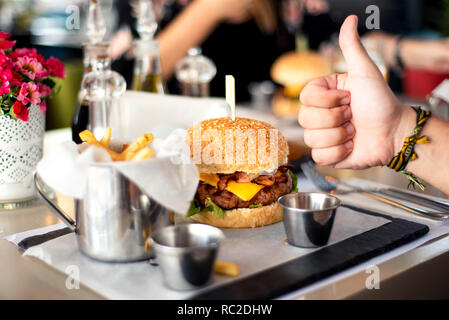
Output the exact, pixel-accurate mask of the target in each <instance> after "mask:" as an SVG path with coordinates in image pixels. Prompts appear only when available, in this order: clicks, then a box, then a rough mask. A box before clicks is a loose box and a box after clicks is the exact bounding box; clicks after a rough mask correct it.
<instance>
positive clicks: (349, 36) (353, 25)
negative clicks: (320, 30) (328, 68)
mask: <svg viewBox="0 0 449 320" xmlns="http://www.w3.org/2000/svg"><path fill="white" fill-rule="evenodd" d="M357 23H358V18H357V16H356V15H350V16H348V17H347V18H346V19H345V21H344V22H343V25H342V26H341V29H340V37H339V43H340V48H341V51H342V53H343V56H344V58H345V61H346V65H347V68H348V71H349V72H350V73H352V74H357V75H361V76H370V77H376V76H379V77H382V74H381V73H380V71H379V69H378V68H377V66H376V65H375V64H374V62H373V61H372V60H371V58H370V57H369V56H368V53H367V52H366V50H365V48H364V47H363V45H362V43H361V41H360V38H359V34H358V32H357Z"/></svg>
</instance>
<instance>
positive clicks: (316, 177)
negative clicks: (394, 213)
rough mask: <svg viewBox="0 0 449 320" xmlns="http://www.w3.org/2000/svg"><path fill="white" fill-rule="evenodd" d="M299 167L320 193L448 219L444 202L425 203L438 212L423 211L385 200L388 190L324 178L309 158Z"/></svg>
mask: <svg viewBox="0 0 449 320" xmlns="http://www.w3.org/2000/svg"><path fill="white" fill-rule="evenodd" d="M299 166H300V167H301V169H302V171H303V172H304V174H305V176H306V177H307V178H308V179H309V180H311V181H312V183H313V184H314V185H315V186H316V187H317V188H318V189H320V190H321V191H325V192H329V193H332V194H345V193H360V194H362V195H364V196H367V197H370V198H372V199H375V200H378V201H381V202H383V203H386V204H389V205H391V206H393V207H396V208H400V209H403V210H405V211H407V212H410V213H413V214H415V215H418V216H421V217H425V218H430V219H434V220H442V219H447V218H449V213H448V209H447V208H446V207H443V206H444V202H437V203H436V204H435V203H433V202H431V201H427V202H426V204H427V205H428V206H432V207H433V208H434V209H435V208H436V207H437V210H439V211H428V210H423V209H421V208H418V207H416V206H413V205H411V204H406V203H402V202H399V201H397V200H393V199H391V198H387V197H385V194H382V192H386V193H388V191H389V190H387V191H385V190H381V189H375V190H365V189H360V188H355V187H353V186H351V185H349V184H346V183H343V182H340V181H339V180H337V179H336V178H334V177H330V178H326V177H325V176H324V175H323V174H322V173H321V172H320V171H319V170H318V169H317V168H316V166H315V163H314V162H313V160H312V159H311V158H310V157H308V158H306V159H303V160H302V161H301V162H300V164H299ZM340 186H342V187H344V188H346V189H345V190H339V189H338V187H340ZM404 193H405V192H404ZM391 194H392V192H391V191H390V193H389V194H388V195H387V196H390V197H392V195H391ZM393 194H394V192H393ZM400 195H402V194H400ZM410 196H412V195H410ZM403 200H406V199H403ZM413 202H414V203H417V204H421V205H422V203H421V202H419V201H418V200H414V201H413ZM442 208H444V209H443V212H441V211H440V210H441V209H442Z"/></svg>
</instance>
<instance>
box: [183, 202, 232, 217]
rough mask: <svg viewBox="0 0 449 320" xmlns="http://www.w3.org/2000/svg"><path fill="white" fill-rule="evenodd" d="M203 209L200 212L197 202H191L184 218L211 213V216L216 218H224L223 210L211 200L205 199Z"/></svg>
mask: <svg viewBox="0 0 449 320" xmlns="http://www.w3.org/2000/svg"><path fill="white" fill-rule="evenodd" d="M204 204H205V208H204V209H203V210H201V207H200V205H199V203H198V201H197V200H195V199H194V200H192V202H191V203H190V207H189V210H188V211H187V214H186V217H191V216H193V215H195V214H198V213H204V212H212V214H213V215H214V216H215V217H217V218H221V219H223V218H224V210H223V209H222V208H220V207H219V206H217V205H216V204H215V203H214V202H213V201H212V199H211V198H207V199H206V201H205V202H204Z"/></svg>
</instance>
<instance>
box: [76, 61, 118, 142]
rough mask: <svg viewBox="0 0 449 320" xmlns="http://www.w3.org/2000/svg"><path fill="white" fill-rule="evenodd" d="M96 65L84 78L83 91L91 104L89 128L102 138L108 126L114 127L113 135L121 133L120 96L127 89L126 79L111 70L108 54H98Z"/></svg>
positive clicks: (98, 138) (86, 99)
mask: <svg viewBox="0 0 449 320" xmlns="http://www.w3.org/2000/svg"><path fill="white" fill-rule="evenodd" d="M95 67H96V68H95V69H94V70H92V71H91V72H90V73H88V74H86V75H85V77H84V78H83V81H82V83H81V92H82V94H83V97H84V99H85V101H87V103H88V105H89V106H88V109H89V122H88V126H87V128H88V129H89V130H90V131H91V132H92V133H93V134H94V135H95V137H96V138H97V140H100V139H101V138H102V136H103V134H104V133H105V131H106V129H107V128H112V136H113V137H114V136H119V135H120V132H119V130H120V117H119V115H120V114H119V112H120V110H119V109H120V97H121V96H122V94H123V93H124V92H125V90H126V81H125V79H124V78H123V76H122V75H120V74H119V73H118V72H115V71H112V70H111V60H110V58H109V57H108V56H107V55H102V56H97V63H96V64H95Z"/></svg>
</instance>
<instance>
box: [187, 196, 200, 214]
mask: <svg viewBox="0 0 449 320" xmlns="http://www.w3.org/2000/svg"><path fill="white" fill-rule="evenodd" d="M200 211H201V208H200V207H199V206H198V205H197V202H196V201H195V199H194V200H192V202H191V203H190V207H189V210H188V211H187V214H186V217H191V216H193V215H195V214H197V213H200Z"/></svg>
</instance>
